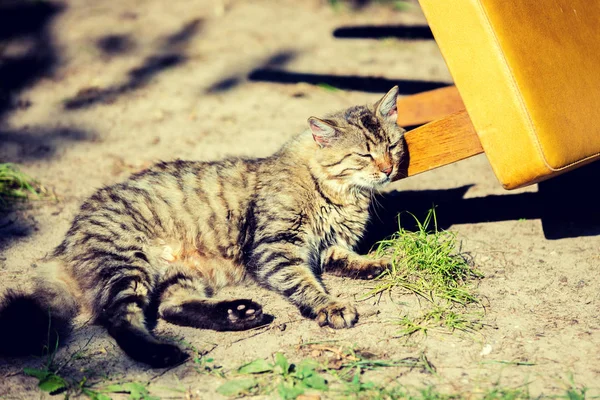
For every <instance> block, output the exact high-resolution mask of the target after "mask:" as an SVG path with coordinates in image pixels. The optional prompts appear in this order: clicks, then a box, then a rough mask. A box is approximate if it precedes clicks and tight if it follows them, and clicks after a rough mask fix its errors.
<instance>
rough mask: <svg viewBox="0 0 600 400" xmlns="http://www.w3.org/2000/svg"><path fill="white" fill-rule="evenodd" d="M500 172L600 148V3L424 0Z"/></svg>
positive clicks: (551, 169) (558, 162)
mask: <svg viewBox="0 0 600 400" xmlns="http://www.w3.org/2000/svg"><path fill="white" fill-rule="evenodd" d="M420 3H421V7H422V8H423V11H424V13H425V16H426V17H427V20H428V22H429V24H430V26H431V29H432V31H433V34H434V36H435V39H436V41H437V43H438V45H439V47H440V50H441V52H442V54H443V56H444V58H445V60H446V63H447V65H448V68H449V69H450V72H451V74H452V76H453V78H454V81H455V83H456V86H457V88H458V90H459V92H460V95H461V97H462V98H463V101H464V103H465V106H466V109H467V111H468V113H469V116H470V117H471V120H472V122H473V125H474V127H475V129H476V131H477V134H478V135H479V139H480V140H481V144H482V146H483V148H484V150H485V153H486V155H487V157H488V159H489V161H490V164H491V165H492V168H493V169H494V172H495V173H496V176H497V177H498V179H499V180H500V181H501V182H502V184H503V185H504V187H506V188H509V189H510V188H515V187H519V186H524V185H528V184H531V183H535V182H538V181H540V180H543V179H546V178H548V177H551V176H553V175H556V174H558V173H561V172H564V171H567V170H569V169H571V168H574V167H576V166H578V165H581V164H583V163H586V162H590V161H592V160H594V159H597V158H599V157H600V51H598V46H599V44H600V23H599V22H598V21H599V19H600V2H599V1H591V0H547V1H531V0H515V1H506V0H453V1H445V0H444V1H440V0H420Z"/></svg>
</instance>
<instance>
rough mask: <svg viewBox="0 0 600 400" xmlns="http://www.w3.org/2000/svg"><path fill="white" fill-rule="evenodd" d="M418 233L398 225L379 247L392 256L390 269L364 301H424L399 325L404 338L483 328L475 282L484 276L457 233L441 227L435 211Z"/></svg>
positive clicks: (378, 253)
mask: <svg viewBox="0 0 600 400" xmlns="http://www.w3.org/2000/svg"><path fill="white" fill-rule="evenodd" d="M409 215H410V216H411V217H412V218H414V220H415V221H416V224H417V229H416V231H415V232H412V231H408V230H406V229H404V228H403V227H402V225H401V224H400V218H399V221H398V225H399V229H398V232H397V233H395V234H394V235H393V236H392V237H391V238H389V239H387V240H383V241H381V242H379V243H378V246H377V248H376V250H375V254H376V256H377V257H388V258H389V259H390V260H391V265H392V267H391V269H389V270H388V271H386V272H384V273H383V274H382V275H381V276H379V277H378V278H377V280H376V281H375V286H374V287H373V288H372V290H370V291H369V292H368V293H367V294H366V295H365V296H364V298H373V297H379V298H380V296H381V295H383V294H384V293H388V294H389V295H390V296H394V295H398V294H413V295H416V296H417V298H418V299H419V305H420V307H419V308H420V310H419V312H418V313H417V314H416V315H408V314H407V315H403V316H402V317H400V318H399V319H398V320H397V321H396V322H397V323H398V324H399V325H400V326H401V331H400V334H401V335H412V334H415V333H418V332H421V333H423V334H426V333H427V332H428V331H430V330H431V329H432V328H436V329H439V328H441V329H443V330H445V331H450V332H453V331H457V330H458V331H464V332H473V331H476V330H478V329H480V328H481V327H482V326H483V325H482V323H481V318H482V317H483V311H484V309H483V306H482V305H481V303H480V301H479V299H478V298H477V296H476V294H475V292H474V285H473V282H474V281H475V280H477V279H479V278H482V274H481V273H480V272H478V271H477V270H476V269H475V268H474V267H473V266H472V265H471V264H470V263H469V261H468V258H467V255H466V254H462V253H461V251H460V249H459V248H458V243H457V239H456V236H455V234H454V233H452V232H448V231H441V230H439V229H438V226H437V219H436V214H435V209H431V210H429V212H428V213H427V216H426V217H425V219H424V220H423V221H422V222H421V221H419V220H418V219H417V218H416V217H415V216H414V215H412V214H409Z"/></svg>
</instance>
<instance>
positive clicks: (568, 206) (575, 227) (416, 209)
mask: <svg viewBox="0 0 600 400" xmlns="http://www.w3.org/2000/svg"><path fill="white" fill-rule="evenodd" d="M598 176H600V162H597V163H594V164H589V165H586V166H583V167H581V168H579V169H576V170H574V171H571V172H569V173H566V174H564V175H561V176H558V177H555V178H553V179H550V180H548V181H544V182H541V183H539V189H538V192H537V193H531V192H528V193H519V194H510V192H508V191H507V192H506V194H503V195H490V196H485V197H476V198H469V199H465V198H464V195H465V193H466V192H467V190H468V189H469V188H470V187H471V185H465V186H461V187H458V188H454V189H446V190H409V191H402V192H401V191H394V192H391V193H387V194H384V195H383V196H381V197H380V198H378V203H379V206H378V207H377V208H376V210H375V212H374V215H373V219H372V222H371V225H370V226H369V228H368V231H367V235H366V237H365V240H364V241H363V244H362V245H361V250H363V251H368V250H369V249H370V248H371V246H372V245H373V244H374V243H376V242H377V241H379V240H382V239H384V238H386V237H388V236H390V235H392V234H393V233H394V232H396V231H397V230H398V218H397V216H398V214H400V220H401V223H402V227H403V228H405V229H407V230H416V228H417V226H416V223H415V222H414V219H413V218H412V217H411V216H410V215H409V214H407V213H406V212H407V211H408V212H410V213H412V214H414V215H415V216H417V217H418V218H419V219H420V220H423V219H424V217H425V215H426V214H427V211H428V210H429V209H431V208H432V207H433V206H436V214H437V222H438V228H439V229H448V228H450V227H451V226H452V225H456V224H475V223H485V222H495V221H508V220H519V219H528V220H529V219H541V221H542V228H543V230H544V236H545V237H546V239H562V238H568V237H580V236H596V235H600V208H598V192H597V189H596V188H595V185H593V184H592V182H595V180H597V177H598Z"/></svg>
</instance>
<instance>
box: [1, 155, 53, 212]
mask: <svg viewBox="0 0 600 400" xmlns="http://www.w3.org/2000/svg"><path fill="white" fill-rule="evenodd" d="M44 194H45V190H44V189H43V188H42V187H41V186H40V185H39V184H38V183H37V182H36V181H35V180H34V179H33V178H31V177H30V176H28V175H26V174H25V173H23V172H21V171H20V170H19V168H18V167H16V166H15V165H14V164H9V163H4V164H0V208H7V207H9V206H11V205H12V204H14V203H15V202H19V201H23V200H27V199H31V198H40V197H41V196H42V195H44Z"/></svg>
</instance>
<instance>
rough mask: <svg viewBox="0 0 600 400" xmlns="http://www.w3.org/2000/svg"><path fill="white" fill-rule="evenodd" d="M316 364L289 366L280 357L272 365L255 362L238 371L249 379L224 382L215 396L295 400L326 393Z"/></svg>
mask: <svg viewBox="0 0 600 400" xmlns="http://www.w3.org/2000/svg"><path fill="white" fill-rule="evenodd" d="M317 369H318V363H317V362H315V361H313V360H303V361H301V362H300V363H298V364H297V365H296V364H291V363H290V362H289V361H288V359H287V358H286V357H285V356H284V355H283V354H282V353H277V354H275V362H274V363H273V364H271V363H269V362H267V361H265V360H263V359H257V360H254V361H252V362H249V363H247V364H244V365H242V366H241V367H239V368H238V370H237V373H238V374H240V375H251V376H252V377H246V378H240V379H235V380H231V381H228V382H226V383H224V384H223V385H221V386H220V387H219V388H218V389H217V392H219V393H220V394H222V395H225V396H239V395H243V394H258V393H266V394H269V393H272V392H274V391H276V392H277V394H278V395H279V397H280V398H282V399H285V400H287V399H295V398H296V397H298V396H300V395H301V394H304V393H305V392H306V391H310V390H318V391H327V390H328V384H327V381H326V380H325V378H324V377H323V376H322V375H321V374H319V373H318V372H317Z"/></svg>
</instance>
